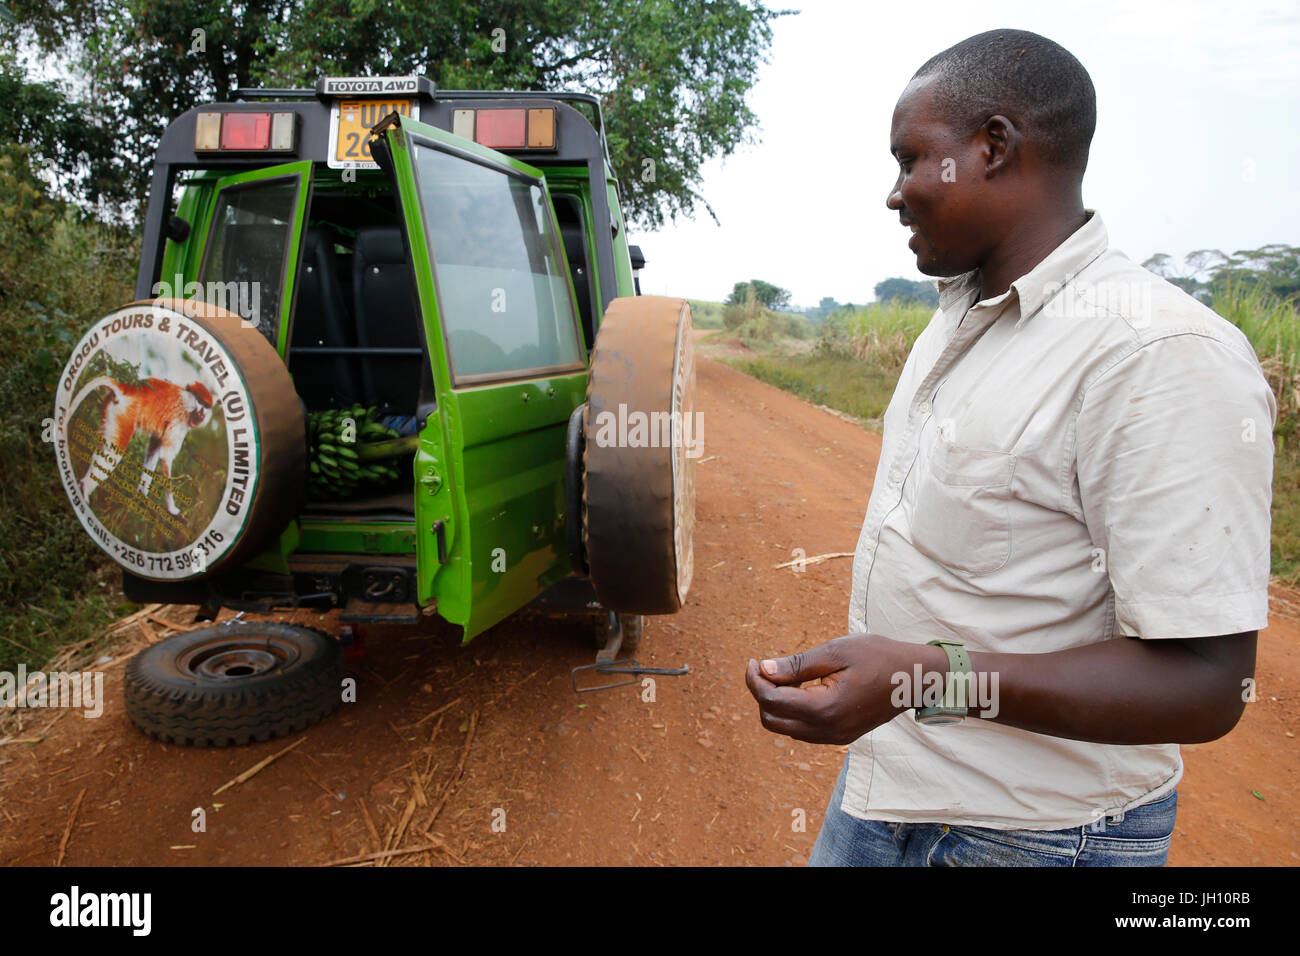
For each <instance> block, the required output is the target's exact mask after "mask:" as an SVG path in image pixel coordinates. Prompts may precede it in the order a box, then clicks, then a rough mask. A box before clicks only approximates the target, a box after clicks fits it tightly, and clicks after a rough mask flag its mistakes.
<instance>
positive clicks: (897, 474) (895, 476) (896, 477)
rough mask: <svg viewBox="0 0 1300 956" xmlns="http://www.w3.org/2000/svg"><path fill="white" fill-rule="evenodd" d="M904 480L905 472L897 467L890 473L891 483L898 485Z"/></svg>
mask: <svg viewBox="0 0 1300 956" xmlns="http://www.w3.org/2000/svg"><path fill="white" fill-rule="evenodd" d="M902 480H903V473H902V472H901V471H899V470H898V469H897V468H895V469H894V470H893V471H891V472H890V473H889V483H890V484H891V485H896V484H898V483H899V482H900V481H902Z"/></svg>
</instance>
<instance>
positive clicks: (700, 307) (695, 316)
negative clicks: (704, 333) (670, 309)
mask: <svg viewBox="0 0 1300 956" xmlns="http://www.w3.org/2000/svg"><path fill="white" fill-rule="evenodd" d="M686 301H687V302H689V303H690V304H691V321H692V322H693V323H694V324H695V327H696V328H697V329H720V328H722V309H723V305H722V303H721V302H705V301H703V300H701V299H687V300H686Z"/></svg>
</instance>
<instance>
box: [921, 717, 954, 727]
mask: <svg viewBox="0 0 1300 956" xmlns="http://www.w3.org/2000/svg"><path fill="white" fill-rule="evenodd" d="M963 720H965V718H964V717H958V716H957V715H956V714H917V715H916V722H917V723H918V724H925V725H927V726H930V727H943V726H944V725H946V724H959V723H961V722H962V721H963Z"/></svg>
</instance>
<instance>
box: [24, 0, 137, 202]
mask: <svg viewBox="0 0 1300 956" xmlns="http://www.w3.org/2000/svg"><path fill="white" fill-rule="evenodd" d="M0 9H3V8H0ZM87 118H90V121H89V122H87ZM0 143H5V144H18V145H21V146H26V147H27V148H28V150H29V157H28V159H27V160H25V162H29V163H30V164H31V166H32V167H33V168H35V169H38V170H41V171H43V172H45V174H46V176H47V178H48V179H50V180H52V181H55V182H57V183H58V187H59V188H58V190H57V191H58V193H59V195H60V196H61V198H64V199H71V198H77V199H81V200H83V201H84V202H85V203H87V204H89V205H92V206H95V205H98V204H99V203H100V202H101V201H102V200H104V199H112V198H115V197H117V196H118V195H119V192H120V191H119V189H118V184H119V183H120V181H121V172H122V171H121V168H120V165H119V164H118V163H116V162H115V143H114V139H113V136H112V135H111V133H110V131H109V128H108V123H107V122H106V117H103V116H96V114H95V111H94V108H93V107H91V106H90V105H89V104H86V103H82V102H78V101H76V100H73V99H72V98H70V97H69V96H68V95H67V93H65V92H64V91H63V90H61V89H59V88H58V87H57V86H55V85H53V84H49V83H32V82H28V80H27V78H26V76H25V74H24V71H23V69H22V67H21V66H20V65H19V63H18V62H17V60H16V59H15V58H14V57H13V55H12V54H10V53H6V52H0Z"/></svg>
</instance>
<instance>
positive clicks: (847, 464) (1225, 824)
mask: <svg viewBox="0 0 1300 956" xmlns="http://www.w3.org/2000/svg"><path fill="white" fill-rule="evenodd" d="M698 403H699V406H698V407H699V408H701V409H702V410H703V412H704V419H705V430H704V440H705V449H706V450H705V458H704V459H703V460H702V461H701V463H700V465H699V469H698V472H697V480H698V496H699V498H698V527H697V532H696V577H695V583H694V586H693V588H692V591H691V596H690V602H689V604H688V606H687V607H686V608H685V609H684V610H683V611H682V612H681V613H680V614H678V615H676V616H675V617H672V618H657V619H651V620H649V621H648V624H647V629H646V638H645V644H644V647H643V653H642V655H641V660H642V661H643V662H644V663H649V664H651V665H654V666H674V665H678V664H683V663H684V664H689V665H690V667H691V673H690V675H688V676H686V677H677V678H673V677H666V678H660V679H659V680H658V681H657V684H656V686H655V688H654V691H655V693H654V700H652V701H651V700H646V699H643V698H644V697H645V696H647V695H644V694H643V693H642V691H641V688H640V687H636V686H630V687H624V688H620V689H617V690H611V691H607V692H604V693H599V694H590V695H586V694H584V695H576V694H574V693H573V691H572V690H571V689H570V687H569V670H570V669H571V668H572V667H575V666H577V665H579V664H586V663H590V662H591V660H592V648H591V636H590V635H591V632H590V630H587V629H584V628H583V627H580V626H575V625H574V624H572V623H570V622H565V621H563V620H556V619H549V618H545V617H542V616H540V615H531V614H530V615H520V616H517V617H515V618H512V619H511V620H509V621H506V622H504V623H502V624H501V625H499V626H497V627H496V628H494V629H493V630H492V631H490V632H489V633H487V634H484V635H483V636H481V637H480V638H478V639H477V640H475V641H474V642H473V643H472V644H470V645H469V646H467V647H461V646H459V645H458V644H457V643H456V639H455V637H454V635H453V634H451V633H450V629H447V628H441V627H439V626H438V625H437V623H436V622H434V621H428V622H426V623H424V624H421V625H420V626H419V627H418V628H414V627H413V628H397V627H393V628H388V629H386V630H384V631H382V632H381V631H380V630H379V629H377V628H376V629H372V630H371V631H370V633H369V637H368V640H367V647H366V655H365V658H364V660H362V661H361V662H360V664H359V665H356V666H354V667H353V668H352V671H351V673H352V676H354V677H356V679H357V702H356V703H353V704H344V705H343V706H342V707H341V709H340V710H339V711H338V712H337V713H336V714H335V715H333V716H331V717H329V718H327V719H326V720H325V721H324V722H323V723H321V724H318V725H317V726H315V727H312V728H309V729H308V730H307V731H306V732H305V733H303V734H300V735H297V736H295V737H291V738H288V739H286V740H280V741H272V742H270V743H266V744H258V745H254V746H251V747H244V748H236V749H226V750H214V751H206V750H192V749H184V748H178V747H173V746H164V745H162V744H159V743H157V742H154V741H151V740H149V739H147V738H146V737H144V736H143V735H142V734H140V733H138V732H137V731H135V729H134V728H133V727H131V726H130V724H129V723H128V722H127V720H126V716H125V713H124V709H123V705H122V699H121V675H122V666H121V665H122V663H123V661H124V659H125V654H126V653H127V652H129V651H130V650H133V649H134V648H135V647H138V646H140V645H141V643H142V642H143V640H144V638H143V637H141V635H140V634H139V633H138V632H136V631H134V630H133V631H131V632H128V637H129V640H128V641H126V642H125V643H124V646H123V648H122V649H121V652H120V654H119V656H118V657H116V658H115V660H114V661H113V662H112V663H109V664H106V665H101V666H102V668H103V669H104V670H105V671H106V674H107V680H106V690H107V698H108V699H107V704H106V707H105V710H104V714H103V716H102V717H100V718H99V719H94V720H88V719H85V718H83V717H82V716H81V715H80V713H67V712H64V713H62V714H61V716H59V717H57V718H56V719H54V720H53V722H51V719H50V716H49V714H48V713H46V712H39V711H31V712H24V716H25V727H24V728H23V729H22V730H21V731H20V732H16V733H14V736H16V737H20V738H29V737H40V738H43V739H41V741H40V742H39V743H15V742H12V741H11V742H9V743H7V744H3V745H0V863H7V864H26V865H52V864H54V863H55V861H56V860H57V859H58V858H59V855H60V845H61V843H62V842H63V840H64V837H65V833H66V835H67V843H66V849H65V850H64V852H63V861H64V863H65V864H67V865H109V864H145V865H149V864H161V865H184V864H191V863H193V864H232V865H240V864H294V865H306V864H319V863H326V862H330V861H337V860H341V859H345V858H351V857H354V856H361V855H364V854H369V853H373V852H374V851H376V850H379V849H382V848H383V847H385V846H397V847H402V848H407V847H420V846H429V845H431V844H434V843H439V844H441V847H442V848H439V849H433V850H429V851H427V852H420V853H413V854H410V855H405V856H397V857H393V858H391V860H390V861H389V862H390V863H391V865H393V866H411V865H428V864H434V865H444V864H455V863H457V862H458V861H459V862H467V863H471V864H506V863H511V862H517V863H520V864H533V865H538V864H541V865H547V864H760V865H782V864H795V865H798V864H802V863H804V862H805V861H806V859H807V855H808V852H809V850H810V849H811V847H812V843H813V840H814V839H815V838H816V834H817V830H818V828H819V826H820V824H821V819H822V814H823V812H824V808H825V805H826V799H827V796H828V795H829V793H830V790H831V787H832V785H833V784H834V781H835V776H836V774H837V772H838V769H839V765H840V761H841V760H842V748H831V747H817V746H812V745H808V744H802V743H796V742H793V741H790V740H789V739H787V738H784V737H776V736H773V735H772V734H769V733H768V732H766V731H765V730H763V729H762V727H761V726H760V725H759V723H758V719H757V714H756V709H755V706H754V704H753V702H752V700H751V698H750V697H749V695H748V693H747V692H746V690H745V686H744V668H745V662H746V661H747V660H748V659H749V658H750V657H755V656H760V655H772V654H784V653H789V652H792V651H794V650H796V649H798V648H801V647H807V646H810V645H812V644H815V643H818V642H821V641H823V640H827V639H829V638H832V637H835V636H838V635H839V634H841V633H842V632H843V630H844V626H845V618H846V608H847V601H848V586H849V571H850V560H849V559H847V558H837V559H832V560H828V561H825V562H823V563H820V564H816V565H811V566H809V567H808V568H807V570H806V571H804V572H803V573H798V574H797V573H794V572H793V571H792V570H791V569H789V568H786V569H780V570H777V569H774V568H773V565H776V564H779V563H781V562H784V561H789V560H790V559H791V557H792V550H793V549H795V548H802V549H803V550H804V552H805V553H806V554H807V555H809V556H812V555H818V554H823V553H827V552H839V551H851V550H853V546H854V543H855V542H856V539H857V533H858V529H859V527H860V523H861V520H862V516H863V513H864V511H865V509H866V505H867V497H868V494H869V492H870V483H871V476H872V474H873V473H874V470H875V462H876V457H877V455H878V453H879V449H880V438H879V436H878V435H875V434H873V433H871V432H868V431H866V430H864V429H863V428H861V427H859V426H857V425H854V424H851V423H849V422H846V421H842V420H840V419H838V418H836V417H834V416H832V415H829V414H827V413H826V412H824V411H822V410H820V409H818V408H816V407H814V406H812V405H809V404H807V403H805V402H802V401H800V400H798V399H796V398H794V397H792V396H790V395H787V394H786V393H784V392H781V391H779V390H777V389H774V388H771V387H769V386H766V385H763V384H760V383H758V382H755V381H754V380H752V379H750V378H747V377H745V376H743V375H741V374H739V373H737V372H734V371H732V370H730V369H728V368H726V367H724V366H722V365H719V364H717V363H715V362H711V361H708V360H705V359H702V360H700V363H699V395H698ZM1286 597H1287V596H1286V595H1279V602H1281V601H1284V600H1285V598H1286ZM189 610H190V609H180V608H169V609H167V610H166V612H165V613H166V614H167V615H168V616H169V617H170V619H172V620H175V621H177V622H182V623H183V622H186V621H188V617H187V616H186V614H185V612H186V611H189ZM1291 610H1294V608H1291ZM313 623H316V624H317V625H319V626H322V627H326V628H330V627H333V626H334V625H333V621H332V620H331V619H329V618H327V619H325V620H319V619H315V620H313ZM1257 681H1258V700H1257V701H1256V702H1255V703H1253V704H1251V705H1250V706H1248V707H1247V708H1246V714H1245V716H1244V717H1243V719H1242V721H1241V723H1240V725H1239V726H1238V727H1237V728H1236V729H1235V730H1234V731H1233V732H1232V733H1231V734H1230V735H1229V736H1228V737H1226V738H1224V739H1222V740H1219V741H1215V742H1214V743H1210V744H1202V745H1200V746H1196V747H1185V748H1184V754H1185V758H1184V759H1185V761H1186V764H1187V774H1186V777H1185V779H1184V781H1183V783H1182V784H1181V786H1180V788H1179V791H1180V800H1179V814H1178V827H1177V833H1176V835H1175V839H1174V844H1173V850H1172V852H1171V855H1170V862H1171V864H1173V865H1195V864H1215V865H1220V864H1238V865H1241V864H1246V865H1249V864H1281V865H1295V864H1296V863H1297V861H1300V838H1297V836H1296V834H1295V828H1294V826H1293V825H1292V821H1293V818H1294V816H1295V811H1296V807H1297V799H1296V797H1297V793H1296V791H1297V778H1298V776H1300V761H1297V746H1296V745H1297V741H1296V739H1295V737H1294V733H1295V728H1296V725H1297V716H1298V714H1300V704H1298V703H1297V701H1298V699H1300V631H1298V630H1297V627H1296V624H1295V623H1294V622H1293V621H1292V620H1288V619H1286V618H1284V617H1282V616H1280V615H1276V612H1275V617H1274V623H1273V626H1272V627H1270V628H1269V629H1268V630H1267V631H1266V632H1264V634H1263V635H1262V636H1261V639H1260V654H1259V667H1258V671H1257ZM440 708H445V709H444V710H443V711H442V713H441V714H440V715H439V717H433V718H432V719H428V720H425V721H424V722H422V723H421V722H420V721H421V718H424V717H425V716H426V715H429V714H431V713H433V712H435V711H438V710H439V709H440ZM2 738H3V735H2V734H0V739H2ZM299 738H302V739H303V742H302V743H300V744H299V745H298V746H297V747H296V748H295V749H294V750H292V751H290V752H289V753H287V754H285V755H284V756H282V757H280V758H279V759H278V760H277V761H275V762H274V763H272V764H270V765H269V766H268V767H266V768H265V769H263V770H262V771H261V772H259V773H258V774H257V775H256V776H254V777H252V778H251V779H249V780H248V781H247V782H245V783H243V784H240V785H236V786H233V787H230V788H228V789H226V790H225V791H224V792H223V793H221V794H220V795H216V796H214V794H213V791H215V790H216V789H217V788H219V787H220V786H221V785H222V784H224V783H226V782H227V781H229V780H230V779H231V778H233V777H235V776H236V775H237V774H239V773H240V772H241V771H244V770H246V769H248V768H249V767H251V766H252V765H254V764H255V763H257V762H258V761H260V760H262V759H263V758H265V757H268V756H270V755H272V754H275V753H277V752H278V751H280V750H282V749H283V748H284V747H285V746H287V745H288V744H291V743H293V742H294V741H295V740H298V739H299ZM462 760H463V770H462V769H461V762H462ZM83 792H84V795H82V794H83ZM79 795H80V802H79V803H78V798H79ZM74 808H75V816H74V814H73V811H74ZM199 808H202V810H203V812H204V814H205V815H206V831H205V832H194V830H193V829H192V822H193V820H194V819H195V817H194V811H195V810H196V809H199ZM367 816H368V817H369V820H367ZM801 818H802V819H803V820H805V827H804V829H803V830H802V831H801V830H800V829H799V826H798V824H799V821H800V819H801ZM69 824H71V826H70V827H69ZM372 825H373V829H372ZM398 833H400V834H401V835H400V837H398V836H397V834H398Z"/></svg>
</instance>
